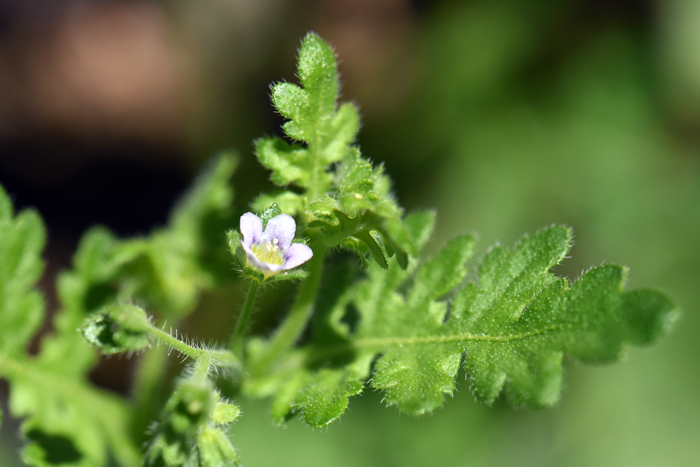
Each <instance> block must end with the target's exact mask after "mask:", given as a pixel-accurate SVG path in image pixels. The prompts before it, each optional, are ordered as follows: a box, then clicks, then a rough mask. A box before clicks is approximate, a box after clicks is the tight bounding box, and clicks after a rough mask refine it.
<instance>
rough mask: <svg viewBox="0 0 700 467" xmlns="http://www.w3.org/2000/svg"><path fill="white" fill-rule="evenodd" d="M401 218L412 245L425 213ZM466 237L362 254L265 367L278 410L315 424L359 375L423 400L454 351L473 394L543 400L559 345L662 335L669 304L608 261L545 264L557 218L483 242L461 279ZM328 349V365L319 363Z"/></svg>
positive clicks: (563, 236) (559, 233)
mask: <svg viewBox="0 0 700 467" xmlns="http://www.w3.org/2000/svg"><path fill="white" fill-rule="evenodd" d="M405 224H406V226H407V231H408V232H409V235H410V236H411V238H412V240H413V242H414V243H415V244H416V245H418V246H419V247H420V246H422V245H423V244H424V243H425V241H426V239H427V232H429V230H430V224H431V222H430V221H429V217H426V215H425V214H416V215H411V216H408V217H407V218H406V222H405ZM474 244H475V241H474V239H473V237H470V236H464V237H459V238H457V239H455V240H453V241H452V242H450V243H448V244H447V245H446V246H445V247H444V248H443V249H442V250H441V251H440V252H439V253H438V254H437V255H436V256H435V257H433V258H432V259H429V260H427V261H425V262H423V263H422V264H421V263H418V262H417V261H416V260H411V261H409V264H408V266H407V268H406V269H405V270H402V269H400V268H398V267H397V266H398V263H397V262H396V260H392V264H391V265H390V267H389V269H388V270H384V269H382V268H381V267H379V266H378V265H371V266H370V267H369V268H368V270H367V278H365V279H363V280H360V281H359V282H356V283H355V284H354V285H352V286H350V288H349V289H347V290H346V291H345V292H344V293H343V294H342V295H341V296H340V297H338V298H337V299H336V301H335V302H333V303H331V304H330V305H328V307H327V308H328V310H327V311H326V312H324V316H325V317H326V318H325V319H326V320H327V321H328V322H327V324H325V325H322V326H316V329H317V332H319V331H320V333H319V334H318V335H317V336H315V340H314V341H313V342H312V343H311V344H309V345H308V346H307V347H305V348H304V349H302V350H300V351H299V352H300V353H297V354H295V356H294V357H291V356H290V358H289V360H288V362H287V366H286V369H285V370H284V372H283V373H281V374H278V375H277V376H268V377H267V384H268V387H267V391H268V393H270V394H274V393H275V390H274V388H275V386H276V385H279V386H277V387H278V388H279V393H278V394H277V397H276V398H275V401H274V411H275V414H276V417H277V419H278V421H279V420H285V419H286V418H288V417H289V416H290V415H291V414H293V413H295V412H299V411H303V414H304V415H303V416H304V420H305V421H306V422H307V423H309V424H311V425H314V426H323V425H326V424H328V423H330V422H331V421H332V420H334V419H336V418H337V417H339V416H340V415H341V414H342V412H343V410H344V408H345V406H346V405H347V398H348V397H351V396H353V395H355V394H357V393H359V392H360V390H361V387H360V386H357V385H358V384H359V383H361V382H363V381H365V380H368V381H369V384H371V385H372V386H373V387H374V388H377V389H381V390H383V391H385V396H384V402H385V403H386V404H387V405H395V406H397V407H398V408H399V409H400V410H402V411H405V412H408V413H413V414H422V413H426V412H430V411H432V410H434V409H435V408H437V407H439V406H440V405H441V404H442V403H443V402H444V397H445V395H447V394H452V393H453V391H454V389H455V377H456V375H457V373H458V371H459V368H460V362H463V365H464V368H465V371H466V373H467V376H468V379H469V383H470V388H471V390H472V392H473V393H474V394H475V395H476V396H477V398H479V399H480V400H482V401H483V402H485V403H491V402H493V401H494V400H495V399H496V398H497V397H498V396H499V395H500V394H501V393H504V394H505V396H506V397H507V399H508V400H509V401H510V402H511V403H512V404H514V405H526V406H529V407H542V406H548V405H551V404H553V403H555V402H556V401H557V400H558V399H559V397H560V393H561V384H562V379H563V373H562V358H563V356H564V355H565V354H570V355H572V356H574V357H576V358H579V359H581V360H582V361H585V362H610V361H616V360H619V359H620V358H621V357H622V356H623V354H624V352H625V350H626V348H627V347H628V346H629V345H646V344H649V343H652V342H654V341H655V340H656V339H658V338H659V337H660V336H662V335H664V334H665V333H666V332H667V331H668V330H669V328H670V326H671V324H672V322H673V321H674V319H675V317H676V315H677V312H676V311H675V307H674V305H673V304H672V302H671V301H670V300H669V299H668V298H667V297H665V296H664V295H663V294H660V293H658V292H655V291H652V290H647V289H641V290H633V291H629V292H627V291H624V290H623V284H624V278H625V274H626V271H625V269H624V268H621V267H619V266H602V267H599V268H594V269H592V270H590V271H589V272H587V273H586V274H584V275H583V276H582V277H581V278H580V279H579V280H577V281H576V282H575V283H573V284H572V285H569V283H568V282H567V281H566V280H565V279H559V278H557V277H556V276H554V275H553V274H552V273H551V272H550V270H551V268H552V267H553V266H555V265H556V264H558V263H559V262H560V261H561V260H562V259H563V258H564V257H565V255H566V254H567V252H568V249H569V247H570V245H571V231H570V230H569V229H568V228H566V227H549V228H546V229H543V230H541V231H539V232H537V233H536V234H535V235H531V236H525V237H523V239H522V240H521V241H520V242H519V243H518V244H517V245H516V247H515V248H514V249H513V250H512V251H511V250H508V249H506V248H503V247H500V246H498V247H495V248H493V249H491V251H490V252H489V253H488V254H487V255H486V256H485V257H484V259H483V260H482V262H481V264H480V266H479V268H478V277H477V281H476V282H468V283H467V284H466V285H464V286H463V287H461V288H460V286H461V283H462V281H463V280H464V278H465V276H466V273H467V269H466V266H465V263H466V262H467V260H468V259H469V258H470V256H471V255H472V254H473V251H474ZM322 309H323V308H322ZM350 309H354V310H356V312H357V313H358V314H359V316H358V318H357V319H358V320H359V321H358V323H357V329H356V330H355V332H354V333H352V332H350V331H349V330H348V329H347V328H346V327H344V326H343V325H342V323H341V321H342V320H343V319H344V318H345V316H347V313H348V310H350ZM321 333H322V334H321ZM330 356H332V357H333V358H332V360H331V361H333V362H335V363H334V367H333V368H323V367H318V365H319V364H320V362H322V361H326V362H328V358H329V357H330ZM377 356H378V358H377ZM374 359H376V362H375V363H374V368H373V371H371V368H372V367H371V362H372V361H373V360H374ZM370 372H371V374H370ZM352 383H355V385H353V384H352ZM282 386H283V389H282ZM250 387H254V386H253V385H251V386H250ZM319 401H320V402H319Z"/></svg>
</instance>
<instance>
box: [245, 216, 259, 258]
mask: <svg viewBox="0 0 700 467" xmlns="http://www.w3.org/2000/svg"><path fill="white" fill-rule="evenodd" d="M262 233H263V228H262V221H261V220H260V218H259V217H258V216H256V215H255V214H253V213H252V212H246V213H245V214H243V215H242V216H241V234H243V241H242V242H241V244H243V246H244V247H246V253H248V248H250V245H252V244H253V243H259V242H260V240H261V238H262ZM251 253H252V252H251ZM248 256H249V257H250V255H248ZM253 256H255V255H253Z"/></svg>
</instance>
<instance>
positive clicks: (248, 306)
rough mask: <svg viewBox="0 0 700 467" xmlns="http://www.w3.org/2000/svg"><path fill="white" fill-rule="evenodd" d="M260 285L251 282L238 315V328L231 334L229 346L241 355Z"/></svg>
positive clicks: (235, 353) (236, 353)
mask: <svg viewBox="0 0 700 467" xmlns="http://www.w3.org/2000/svg"><path fill="white" fill-rule="evenodd" d="M259 287H260V283H259V282H255V281H253V282H251V283H250V289H248V294H247V295H246V297H245V302H243V308H241V314H240V315H238V321H237V322H236V328H235V330H234V331H233V335H232V336H231V341H230V343H229V348H230V349H231V351H232V352H233V353H234V355H238V356H239V357H241V356H242V355H243V337H245V334H246V331H247V330H248V321H249V320H250V313H251V311H252V310H253V303H254V302H255V296H256V295H257V293H258V288H259Z"/></svg>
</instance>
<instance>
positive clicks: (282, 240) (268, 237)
mask: <svg viewBox="0 0 700 467" xmlns="http://www.w3.org/2000/svg"><path fill="white" fill-rule="evenodd" d="M296 230H297V224H296V222H294V218H293V217H292V216H290V215H289V214H280V215H279V216H275V217H273V218H272V219H270V220H269V221H267V226H266V227H265V233H264V234H263V237H264V240H265V241H269V242H271V241H272V240H274V239H277V241H278V242H279V243H278V244H277V246H279V247H280V249H281V250H282V251H284V250H286V249H287V248H289V245H291V243H292V240H294V234H295V233H296Z"/></svg>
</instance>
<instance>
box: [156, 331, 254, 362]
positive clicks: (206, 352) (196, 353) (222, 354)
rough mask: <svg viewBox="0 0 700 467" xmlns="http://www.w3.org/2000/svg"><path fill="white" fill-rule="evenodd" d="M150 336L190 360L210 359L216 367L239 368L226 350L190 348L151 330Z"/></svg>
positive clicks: (163, 332) (163, 333)
mask: <svg viewBox="0 0 700 467" xmlns="http://www.w3.org/2000/svg"><path fill="white" fill-rule="evenodd" d="M150 332H151V335H152V336H153V337H156V338H158V339H160V340H161V341H163V342H165V343H166V344H168V345H169V346H170V347H172V348H173V349H175V350H177V351H178V352H180V353H181V354H183V355H185V356H187V357H189V358H191V359H192V360H199V359H200V358H210V359H211V360H212V363H213V364H215V365H217V366H233V367H235V366H239V365H240V360H239V359H238V357H236V356H235V355H234V354H232V353H231V352H229V351H228V350H211V349H198V348H196V347H192V346H191V345H188V344H185V343H184V342H182V341H181V340H179V339H178V338H176V337H174V336H172V335H170V334H168V333H167V332H165V331H163V330H161V329H158V328H152V329H151V331H150Z"/></svg>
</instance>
